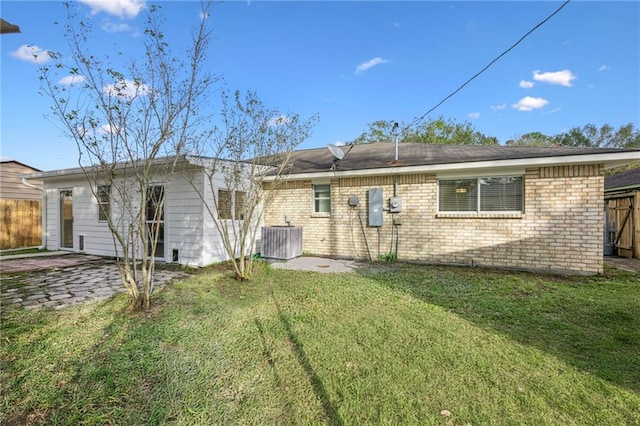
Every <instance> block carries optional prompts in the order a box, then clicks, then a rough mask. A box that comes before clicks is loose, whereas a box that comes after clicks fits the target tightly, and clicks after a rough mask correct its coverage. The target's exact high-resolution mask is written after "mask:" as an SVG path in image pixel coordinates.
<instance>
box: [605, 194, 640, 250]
mask: <svg viewBox="0 0 640 426" xmlns="http://www.w3.org/2000/svg"><path fill="white" fill-rule="evenodd" d="M605 202H606V206H607V216H606V230H607V231H608V235H606V239H605V244H607V243H608V244H610V245H611V246H612V247H613V250H614V254H617V255H618V256H621V257H629V258H631V257H634V258H636V259H640V191H636V192H635V193H633V192H632V193H629V192H628V193H622V194H607V195H605Z"/></svg>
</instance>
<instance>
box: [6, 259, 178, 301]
mask: <svg viewBox="0 0 640 426" xmlns="http://www.w3.org/2000/svg"><path fill="white" fill-rule="evenodd" d="M71 257H73V256H64V257H63V258H62V259H65V262H64V263H62V265H61V266H62V267H53V269H51V268H52V267H51V266H49V267H48V268H46V269H43V268H39V267H37V268H35V269H31V270H30V271H29V272H22V273H7V272H6V271H5V266H6V265H5V264H4V262H3V265H2V277H1V285H0V309H2V311H5V310H9V309H15V308H20V307H24V308H26V309H36V308H40V307H50V308H54V309H60V308H64V307H66V306H70V305H74V304H77V303H84V302H89V301H94V300H100V299H105V298H108V297H110V296H112V295H114V294H116V293H121V292H124V291H125V288H124V286H123V285H122V282H121V281H120V276H119V274H118V269H117V266H116V264H115V262H114V261H113V260H109V259H104V258H100V257H96V256H82V258H84V259H85V260H86V262H82V259H75V262H74V263H71ZM21 260H23V259H21ZM29 260H30V261H31V262H36V261H37V260H38V259H29ZM50 260H52V259H47V262H44V263H45V264H47V265H51V263H50V262H49V261H50ZM7 263H8V262H7ZM69 264H72V265H75V266H69ZM64 265H66V266H64ZM31 266H32V267H33V266H34V265H33V263H32V264H31ZM186 276H188V274H186V273H184V272H179V271H169V270H156V273H155V286H156V288H157V287H159V286H162V285H164V284H166V283H168V282H169V281H171V280H173V279H177V278H183V277H186Z"/></svg>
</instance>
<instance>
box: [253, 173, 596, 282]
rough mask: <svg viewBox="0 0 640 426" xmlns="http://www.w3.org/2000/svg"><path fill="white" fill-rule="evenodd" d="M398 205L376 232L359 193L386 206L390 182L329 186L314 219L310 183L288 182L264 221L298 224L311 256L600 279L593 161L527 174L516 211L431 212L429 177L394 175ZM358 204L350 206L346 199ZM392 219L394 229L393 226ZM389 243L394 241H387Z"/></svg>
mask: <svg viewBox="0 0 640 426" xmlns="http://www.w3.org/2000/svg"><path fill="white" fill-rule="evenodd" d="M397 180H398V181H397V186H398V195H399V196H401V197H402V200H403V208H402V212H401V213H398V214H391V213H389V212H386V211H385V212H384V214H383V218H384V219H383V226H382V227H380V228H372V227H369V226H368V211H367V193H368V190H369V188H382V190H383V199H384V205H385V208H386V207H388V202H387V201H388V199H389V197H391V196H393V190H394V177H393V176H375V177H358V178H336V179H332V180H331V182H330V183H331V214H330V215H326V214H324V215H322V214H313V184H312V182H311V181H290V182H286V183H284V184H282V185H280V186H279V187H278V188H277V189H276V190H275V192H274V199H273V203H272V204H271V206H270V208H269V209H268V211H267V213H266V215H265V225H267V226H269V225H284V224H285V223H284V215H285V214H288V215H289V216H290V217H291V220H292V225H295V226H302V227H303V251H304V252H305V253H309V254H316V255H325V256H338V257H353V258H365V259H366V258H368V257H369V254H370V255H371V257H372V258H373V259H377V258H378V256H379V254H384V253H388V252H390V251H393V252H395V250H396V247H395V235H397V239H398V244H397V253H398V259H400V260H410V261H425V262H434V263H456V264H468V265H483V266H499V267H513V268H524V269H538V270H551V271H574V272H580V273H602V268H603V266H602V264H603V262H602V250H603V232H602V230H603V223H604V213H603V208H604V204H603V203H604V202H603V195H602V194H603V182H604V181H603V177H602V170H601V166H600V165H582V166H566V167H543V168H533V169H527V170H526V173H525V176H524V191H525V209H524V212H523V213H522V214H480V215H478V214H475V213H473V214H464V215H461V214H438V203H437V179H436V175H435V174H415V175H401V176H398V178H397ZM351 195H355V196H357V197H358V198H359V200H360V205H359V206H358V207H356V208H353V207H349V205H348V198H349V196H351ZM393 218H397V219H400V220H401V221H402V224H401V225H399V226H397V227H395V228H394V226H393ZM392 241H393V243H392Z"/></svg>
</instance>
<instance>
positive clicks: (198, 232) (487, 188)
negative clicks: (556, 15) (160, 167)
mask: <svg viewBox="0 0 640 426" xmlns="http://www.w3.org/2000/svg"><path fill="white" fill-rule="evenodd" d="M338 149H340V148H338ZM342 149H343V153H344V154H345V155H339V157H344V158H342V159H338V158H337V157H335V156H334V155H332V153H331V152H329V151H328V150H327V149H326V148H318V149H308V150H299V151H294V152H293V154H292V156H291V161H289V162H288V163H287V166H286V169H285V175H286V179H285V181H283V182H280V183H279V184H278V185H273V186H274V187H275V188H274V189H273V191H274V192H273V193H272V195H273V202H272V203H271V204H270V205H269V206H268V208H267V210H266V212H265V216H264V225H265V227H281V226H291V227H292V228H301V229H302V240H301V244H302V251H303V252H304V253H308V254H315V255H321V256H333V257H350V258H364V259H374V260H375V259H378V257H379V256H381V255H385V256H389V255H393V256H394V257H397V258H398V259H400V260H407V261H424V262H433V263H452V264H467V265H485V266H497V267H513V268H520V269H536V270H547V271H571V272H578V273H601V272H602V269H603V266H602V265H603V259H602V253H603V232H602V229H603V226H604V203H603V197H602V193H603V182H604V177H603V170H604V169H605V168H608V167H614V166H618V165H622V164H627V163H629V162H631V161H635V160H638V159H640V150H630V149H626V150H620V149H598V148H541V147H513V146H464V145H429V144H399V145H397V146H396V145H395V144H393V143H373V144H363V145H355V146H351V147H343V148H342ZM396 149H397V151H396ZM333 150H334V152H335V149H333ZM396 152H397V153H398V154H397V156H396V155H395V153H396ZM190 170H191V173H193V174H192V175H191V178H190V179H191V180H192V181H194V182H196V184H197V185H204V181H205V178H204V174H203V172H202V171H200V170H199V169H198V168H197V167H192V168H191V169H190ZM29 178H30V179H40V180H43V181H44V186H45V202H44V205H45V212H44V217H45V226H44V228H45V235H46V246H47V248H49V249H51V250H58V249H62V250H71V251H79V252H85V253H89V254H96V255H105V256H113V255H114V253H115V252H114V247H113V244H112V240H111V236H110V233H109V230H108V227H107V225H106V223H104V221H103V220H101V217H100V215H101V211H102V210H103V209H101V208H99V204H105V203H106V204H107V205H109V203H110V202H111V208H112V209H113V208H114V205H113V201H112V200H109V199H108V197H105V194H104V193H100V192H99V193H98V195H99V198H100V199H97V198H98V197H96V196H94V195H93V194H94V192H92V191H91V190H90V187H89V183H88V181H87V179H86V177H85V175H84V173H83V172H82V170H81V169H66V170H58V171H51V172H43V173H35V174H31V175H29ZM155 185H157V186H162V187H163V191H164V194H165V197H166V198H165V200H166V201H165V206H164V208H165V211H164V215H163V218H162V221H163V229H164V238H163V239H162V240H161V241H160V243H161V244H160V245H159V253H158V254H157V255H158V257H159V258H160V259H161V260H164V261H166V262H178V263H181V264H185V265H191V266H203V265H207V264H210V263H212V262H215V261H221V260H225V259H226V258H227V256H226V252H225V251H224V249H223V246H222V244H221V242H220V236H219V235H218V233H217V230H216V227H215V226H214V225H213V223H212V220H213V219H212V218H211V216H210V215H209V214H208V213H207V212H206V208H205V204H204V202H203V200H202V198H200V196H199V195H198V194H197V192H196V191H195V190H194V189H193V187H192V186H191V184H190V183H189V182H188V180H186V179H185V178H184V177H183V176H176V177H175V178H174V179H173V180H171V181H170V182H168V183H163V182H158V183H157V184H155ZM223 185H224V180H223V179H220V183H219V185H218V187H219V188H220V189H219V192H218V194H215V195H214V194H211V193H206V191H205V192H204V193H205V194H206V197H205V198H207V197H208V198H209V199H210V198H211V197H213V196H217V197H218V200H219V203H218V204H219V205H220V206H226V207H224V208H226V209H228V210H229V212H226V213H225V212H218V216H219V217H220V218H222V219H216V220H234V219H233V217H237V216H234V215H233V212H234V211H235V212H237V211H239V209H238V208H237V202H238V201H237V200H241V199H242V196H241V194H234V193H229V191H226V192H225V189H224V186H223ZM265 186H266V187H270V186H272V184H270V183H269V182H267V183H265ZM238 195H240V196H238ZM224 200H227V201H224ZM205 201H206V200H205ZM209 205H210V203H209ZM229 218H231V219H229ZM239 219H240V218H239ZM69 228H70V229H69ZM262 243H264V241H263V242H262Z"/></svg>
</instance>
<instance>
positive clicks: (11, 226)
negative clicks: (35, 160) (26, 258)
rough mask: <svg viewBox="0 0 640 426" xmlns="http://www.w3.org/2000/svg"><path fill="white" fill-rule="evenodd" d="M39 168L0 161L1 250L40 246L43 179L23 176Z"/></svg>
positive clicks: (16, 162)
mask: <svg viewBox="0 0 640 426" xmlns="http://www.w3.org/2000/svg"><path fill="white" fill-rule="evenodd" d="M39 171H40V170H38V169H36V168H33V167H30V166H27V165H26V164H23V163H21V162H19V161H14V160H6V161H1V162H0V227H1V229H2V231H1V232H0V249H12V248H21V247H29V246H39V245H40V243H41V238H42V221H41V200H42V194H43V193H42V188H43V185H42V181H37V180H36V181H31V182H29V184H28V185H27V184H25V183H24V182H23V181H22V178H21V176H22V175H24V174H25V173H34V172H39Z"/></svg>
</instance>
